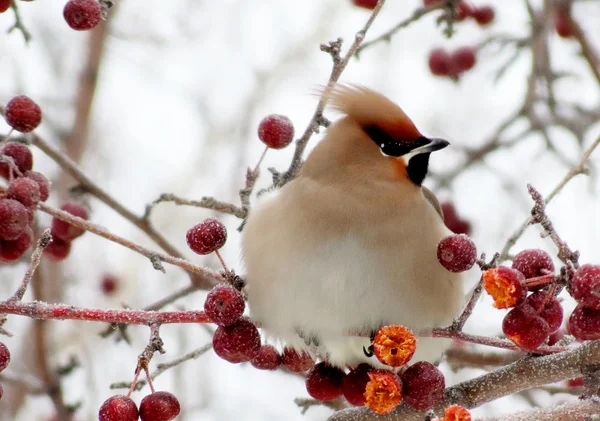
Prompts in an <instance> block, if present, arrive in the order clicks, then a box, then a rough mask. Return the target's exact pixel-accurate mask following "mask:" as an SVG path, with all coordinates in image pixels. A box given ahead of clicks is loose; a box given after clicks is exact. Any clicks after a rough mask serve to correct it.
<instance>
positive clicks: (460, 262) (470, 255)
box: [437, 234, 477, 272]
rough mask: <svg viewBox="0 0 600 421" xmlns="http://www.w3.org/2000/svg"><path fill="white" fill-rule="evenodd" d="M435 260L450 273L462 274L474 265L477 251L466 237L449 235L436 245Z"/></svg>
mask: <svg viewBox="0 0 600 421" xmlns="http://www.w3.org/2000/svg"><path fill="white" fill-rule="evenodd" d="M437 258H438V261H439V262H440V264H441V265H442V266H444V267H445V268H446V269H448V270H449V271H450V272H464V271H465V270H469V269H471V268H472V267H473V265H474V264H475V261H476V260H477V249H476V248H475V244H474V243H473V241H471V239H470V238H469V237H467V236H466V235H464V234H455V235H450V236H448V237H446V238H444V239H442V241H440V243H439V244H438V249H437Z"/></svg>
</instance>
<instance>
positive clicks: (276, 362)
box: [250, 345, 281, 370]
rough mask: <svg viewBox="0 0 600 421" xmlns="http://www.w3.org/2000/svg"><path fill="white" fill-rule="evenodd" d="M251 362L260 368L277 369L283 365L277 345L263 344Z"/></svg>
mask: <svg viewBox="0 0 600 421" xmlns="http://www.w3.org/2000/svg"><path fill="white" fill-rule="evenodd" d="M250 364H252V366H254V367H255V368H258V369H259V370H277V369H278V368H279V366H280V365H281V355H279V353H278V352H277V350H276V349H275V347H273V346H271V345H263V346H261V347H260V349H259V350H258V354H256V357H254V358H253V359H252V361H250Z"/></svg>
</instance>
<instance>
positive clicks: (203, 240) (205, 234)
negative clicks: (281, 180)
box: [185, 218, 227, 254]
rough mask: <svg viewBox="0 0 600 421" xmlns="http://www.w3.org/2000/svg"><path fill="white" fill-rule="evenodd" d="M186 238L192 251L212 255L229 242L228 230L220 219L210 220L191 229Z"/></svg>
mask: <svg viewBox="0 0 600 421" xmlns="http://www.w3.org/2000/svg"><path fill="white" fill-rule="evenodd" d="M185 238H186V240H187V243H188V246H189V247H190V248H191V249H192V251H194V252H196V253H198V254H210V253H212V252H213V251H216V250H219V249H220V248H221V247H223V245H224V244H225V241H227V229H226V228H225V225H223V224H222V223H221V221H219V220H218V219H215V218H208V219H205V220H204V221H202V222H201V223H199V224H198V225H194V226H193V227H192V228H190V229H189V230H188V232H187V234H186V236H185Z"/></svg>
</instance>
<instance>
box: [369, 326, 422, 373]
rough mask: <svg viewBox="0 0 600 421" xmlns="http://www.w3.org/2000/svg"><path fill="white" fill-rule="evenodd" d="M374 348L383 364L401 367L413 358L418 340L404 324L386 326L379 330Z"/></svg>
mask: <svg viewBox="0 0 600 421" xmlns="http://www.w3.org/2000/svg"><path fill="white" fill-rule="evenodd" d="M373 348H374V350H375V356H376V357H377V359H378V360H379V361H381V362H382V363H383V364H386V365H389V366H391V367H400V366H402V365H404V364H406V363H407V362H408V361H409V360H410V359H411V358H412V356H413V354H414V353H415V349H416V348H417V340H416V338H415V335H413V333H412V332H411V331H410V330H409V329H407V328H405V327H404V326H401V325H391V326H384V327H382V328H381V329H379V331H377V334H376V335H375V340H374V341H373Z"/></svg>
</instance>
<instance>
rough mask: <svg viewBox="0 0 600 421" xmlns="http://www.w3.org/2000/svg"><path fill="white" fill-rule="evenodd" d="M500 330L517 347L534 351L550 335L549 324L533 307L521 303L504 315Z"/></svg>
mask: <svg viewBox="0 0 600 421" xmlns="http://www.w3.org/2000/svg"><path fill="white" fill-rule="evenodd" d="M502 331H503V332H504V334H505V335H506V336H507V337H508V339H510V340H511V341H513V342H514V343H515V345H517V346H518V347H520V348H522V349H524V350H526V351H535V350H536V349H537V348H538V347H539V346H540V345H542V344H543V343H544V342H545V341H546V339H547V338H548V336H549V335H550V326H549V325H548V322H547V321H546V320H544V319H543V318H542V317H541V316H540V315H539V314H538V313H537V312H536V311H535V309H534V308H533V307H531V306H530V305H529V304H525V303H523V304H521V305H519V306H517V307H515V308H513V309H512V310H511V311H509V312H508V314H507V315H506V316H505V317H504V320H503V322H502Z"/></svg>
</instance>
